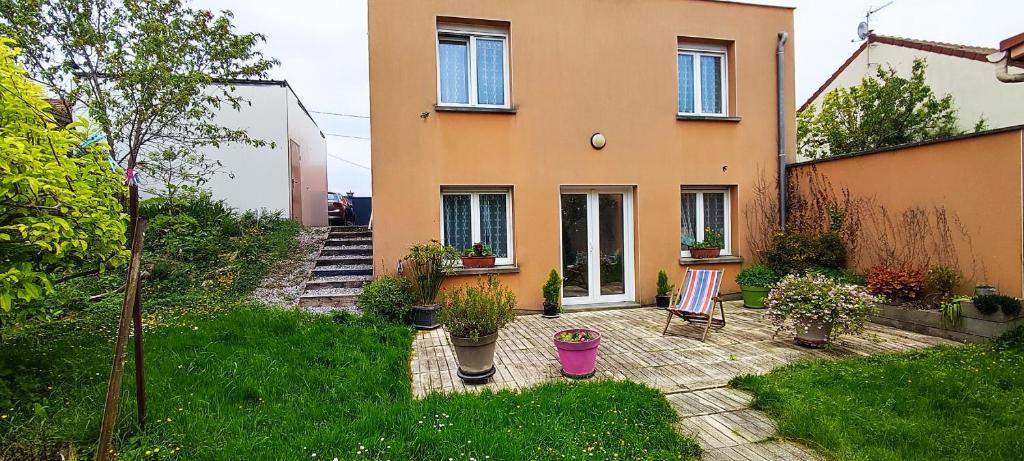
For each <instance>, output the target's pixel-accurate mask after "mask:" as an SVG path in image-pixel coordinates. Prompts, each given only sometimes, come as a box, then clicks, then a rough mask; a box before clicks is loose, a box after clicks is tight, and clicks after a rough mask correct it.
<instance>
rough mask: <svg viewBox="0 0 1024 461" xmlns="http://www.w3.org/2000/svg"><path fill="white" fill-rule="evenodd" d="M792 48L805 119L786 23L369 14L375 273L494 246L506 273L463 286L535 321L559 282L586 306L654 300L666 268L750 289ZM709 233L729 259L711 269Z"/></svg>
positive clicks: (771, 15) (790, 132) (377, 10)
mask: <svg viewBox="0 0 1024 461" xmlns="http://www.w3.org/2000/svg"><path fill="white" fill-rule="evenodd" d="M780 32H786V33H788V34H789V36H790V37H791V39H790V44H789V45H786V46H785V48H784V52H785V54H784V80H783V83H784V86H785V88H784V93H783V94H784V98H783V101H782V107H784V108H786V109H785V110H784V117H783V118H784V120H789V121H792V120H793V119H794V116H795V112H794V111H793V110H792V109H791V108H793V107H795V101H794V92H793V86H794V85H793V82H794V80H793V62H794V61H793V52H792V50H793V47H792V34H793V10H792V9H789V8H780V7H771V6H760V5H751V4H740V3H732V2H719V1H703V0H638V1H632V2H594V1H592V0H560V1H558V2H549V1H542V0H521V1H516V2H509V1H501V0H431V1H417V2H395V1H388V0H370V2H369V59H370V112H371V117H372V119H373V124H372V126H371V137H372V141H373V144H372V160H373V197H374V216H373V229H374V234H373V239H374V242H373V243H374V258H375V260H376V261H377V265H376V268H375V271H376V272H378V273H380V272H382V271H384V272H392V271H394V270H395V269H396V263H397V262H398V261H399V260H400V259H401V258H402V257H403V256H404V255H405V254H406V252H407V249H408V247H409V246H410V245H412V244H414V243H419V242H425V241H429V240H432V239H436V240H439V241H441V242H444V243H446V244H450V245H452V246H455V247H457V248H458V249H460V250H461V249H463V248H466V247H468V246H470V245H471V244H472V243H473V242H478V241H482V242H484V243H486V244H487V245H489V246H490V247H491V248H492V249H493V250H494V252H495V254H496V257H497V266H496V267H495V268H493V269H487V270H482V271H481V270H468V269H465V270H460V271H459V275H457V276H456V277H454V278H453V279H452V281H451V282H450V283H467V282H473V281H474V280H475V279H476V278H477V276H479V275H480V273H481V272H483V273H496V274H498V277H499V278H500V280H501V282H502V283H503V284H504V285H505V286H507V287H509V288H511V289H512V290H513V291H514V292H515V293H516V294H517V296H518V298H519V304H520V308H522V309H525V310H539V309H540V308H541V304H542V296H541V286H542V284H543V283H544V281H545V279H546V278H547V275H548V273H549V271H550V270H551V269H555V270H557V271H558V272H559V274H561V275H562V277H563V280H564V282H563V285H564V286H563V293H562V297H563V304H564V305H565V306H566V308H569V309H571V308H574V307H576V306H592V305H603V304H613V303H618V304H636V303H642V304H650V303H653V301H654V296H655V294H656V293H655V286H656V279H657V274H658V272H659V271H661V270H665V271H666V272H668V273H669V277H670V279H671V280H672V281H673V283H676V284H678V283H679V281H680V280H681V279H682V276H683V273H684V271H685V269H686V268H691V267H692V268H698V267H700V268H714V269H723V270H724V271H725V283H724V284H723V292H725V293H728V292H736V291H738V287H737V286H736V285H735V283H733V277H734V276H735V274H736V273H737V272H738V270H739V269H740V268H741V266H742V264H743V261H744V259H749V258H750V253H749V250H748V245H747V239H746V235H747V232H748V229H747V226H746V225H745V219H744V216H745V214H746V213H748V212H751V210H750V209H751V207H753V206H754V197H755V196H756V194H755V189H756V188H757V184H759V183H762V184H763V183H767V184H769V185H770V186H771V188H772V191H771V192H770V194H774V193H775V192H774V191H775V178H776V174H777V171H776V165H777V160H778V152H777V147H776V146H777V132H778V129H779V128H778V123H779V120H778V115H777V111H778V105H777V103H778V98H777V88H776V58H777V54H776V51H777V47H778V45H779V33H780ZM784 133H785V145H786V146H787V148H786V151H787V152H789V153H792V152H793V151H794V138H795V132H794V127H793V124H792V123H791V122H789V123H787V124H786V127H785V132H784ZM790 157H792V155H791V154H790ZM706 229H711V230H713V231H715V232H717V233H720V234H721V235H722V237H723V240H724V246H723V248H722V252H721V253H722V255H721V256H720V257H718V258H713V259H694V258H692V257H691V254H690V252H689V244H692V243H694V242H696V241H700V240H702V239H704V238H705V237H707V235H705V233H706Z"/></svg>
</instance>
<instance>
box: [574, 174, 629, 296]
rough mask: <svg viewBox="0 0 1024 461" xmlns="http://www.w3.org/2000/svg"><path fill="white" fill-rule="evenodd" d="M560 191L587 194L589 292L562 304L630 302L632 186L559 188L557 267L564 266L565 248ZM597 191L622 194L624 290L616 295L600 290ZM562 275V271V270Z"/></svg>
mask: <svg viewBox="0 0 1024 461" xmlns="http://www.w3.org/2000/svg"><path fill="white" fill-rule="evenodd" d="M562 194H586V195H587V255H588V262H587V269H588V279H587V285H588V289H589V290H590V295H589V296H578V297H572V298H566V297H564V296H563V298H562V304H563V305H566V306H578V305H586V304H598V303H610V302H632V301H634V300H635V299H636V298H635V294H634V293H635V291H636V288H635V286H636V283H635V280H634V279H635V275H636V260H635V258H634V254H633V188H632V187H615V186H563V187H562V188H561V190H559V192H558V209H559V217H558V248H559V261H560V268H561V269H562V270H563V271H564V270H565V261H563V260H562V259H563V258H564V257H565V251H564V249H563V248H562V243H563V242H562V213H561V210H562ZM600 194H622V249H623V254H622V256H623V261H622V270H623V272H624V273H623V285H624V287H623V288H624V291H625V292H624V293H622V294H617V295H602V294H601V263H600V257H601V255H600V248H599V247H600V244H601V235H600V232H601V230H600V226H599V225H598V223H599V222H600V215H599V213H600ZM563 277H564V274H563Z"/></svg>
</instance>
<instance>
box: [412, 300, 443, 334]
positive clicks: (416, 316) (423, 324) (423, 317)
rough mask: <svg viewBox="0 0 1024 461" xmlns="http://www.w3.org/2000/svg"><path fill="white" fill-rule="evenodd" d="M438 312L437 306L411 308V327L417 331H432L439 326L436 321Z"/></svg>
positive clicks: (438, 307)
mask: <svg viewBox="0 0 1024 461" xmlns="http://www.w3.org/2000/svg"><path fill="white" fill-rule="evenodd" d="M440 310H441V305H439V304H430V305H426V306H412V326H413V327H415V328H416V329H417V330H433V329H435V328H437V327H439V326H441V323H440V322H438V321H437V313H438V312H440Z"/></svg>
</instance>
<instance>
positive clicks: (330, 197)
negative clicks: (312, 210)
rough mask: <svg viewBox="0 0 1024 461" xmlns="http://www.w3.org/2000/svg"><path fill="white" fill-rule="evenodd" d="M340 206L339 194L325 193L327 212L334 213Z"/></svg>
mask: <svg viewBox="0 0 1024 461" xmlns="http://www.w3.org/2000/svg"><path fill="white" fill-rule="evenodd" d="M340 205H341V194H339V193H337V192H328V193H327V211H328V212H331V211H335V210H337V209H338V208H339V207H340Z"/></svg>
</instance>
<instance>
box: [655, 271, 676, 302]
mask: <svg viewBox="0 0 1024 461" xmlns="http://www.w3.org/2000/svg"><path fill="white" fill-rule="evenodd" d="M672 288H673V287H672V284H671V283H668V274H666V273H665V271H658V296H668V294H669V293H671V292H672Z"/></svg>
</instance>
